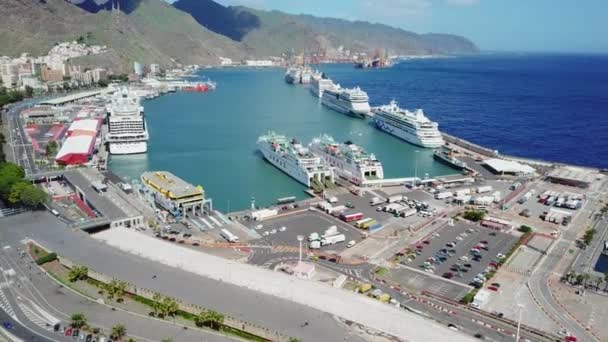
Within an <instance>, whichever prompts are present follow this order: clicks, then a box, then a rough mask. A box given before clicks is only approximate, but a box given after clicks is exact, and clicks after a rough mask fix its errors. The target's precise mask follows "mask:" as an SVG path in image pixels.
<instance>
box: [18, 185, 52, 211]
mask: <svg viewBox="0 0 608 342" xmlns="http://www.w3.org/2000/svg"><path fill="white" fill-rule="evenodd" d="M47 200H48V194H47V193H46V192H44V190H42V189H40V188H38V187H37V186H35V185H33V184H29V183H28V184H27V186H26V187H25V188H24V189H23V190H22V191H21V196H20V201H21V203H23V204H24V205H25V206H27V207H30V208H37V207H39V206H40V205H42V204H43V203H45V202H46V201H47Z"/></svg>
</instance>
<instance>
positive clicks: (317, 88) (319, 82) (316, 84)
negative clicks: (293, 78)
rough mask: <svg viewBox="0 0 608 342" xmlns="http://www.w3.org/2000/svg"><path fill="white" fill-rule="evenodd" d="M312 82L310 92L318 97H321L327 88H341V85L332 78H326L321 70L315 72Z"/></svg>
mask: <svg viewBox="0 0 608 342" xmlns="http://www.w3.org/2000/svg"><path fill="white" fill-rule="evenodd" d="M310 83H311V84H310V92H311V93H312V94H313V95H314V96H317V97H318V98H321V97H322V96H323V92H324V91H325V90H327V89H329V90H337V89H339V88H340V86H338V85H335V84H334V82H332V80H330V79H329V78H325V74H323V73H321V72H317V73H314V74H313V75H312V81H311V82H310Z"/></svg>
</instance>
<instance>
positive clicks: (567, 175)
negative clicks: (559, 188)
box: [547, 167, 601, 189]
mask: <svg viewBox="0 0 608 342" xmlns="http://www.w3.org/2000/svg"><path fill="white" fill-rule="evenodd" d="M598 177H601V176H600V175H599V174H598V173H595V172H593V171H590V170H583V169H576V168H569V167H562V168H559V169H555V170H553V171H551V172H550V173H549V174H548V175H547V180H548V181H549V182H552V183H558V184H564V185H569V186H576V187H579V188H583V189H586V188H588V187H589V186H591V183H593V181H594V180H595V179H596V178H598Z"/></svg>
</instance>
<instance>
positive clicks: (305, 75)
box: [285, 65, 313, 84]
mask: <svg viewBox="0 0 608 342" xmlns="http://www.w3.org/2000/svg"><path fill="white" fill-rule="evenodd" d="M312 74H313V72H312V70H311V69H310V68H309V67H307V66H302V65H299V66H293V67H289V68H287V71H286V72H285V82H287V83H289V84H308V83H310V82H311V81H312Z"/></svg>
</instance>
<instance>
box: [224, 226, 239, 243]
mask: <svg viewBox="0 0 608 342" xmlns="http://www.w3.org/2000/svg"><path fill="white" fill-rule="evenodd" d="M221 235H222V237H223V238H224V239H226V240H227V241H228V242H238V241H239V237H238V236H236V235H234V234H232V233H231V232H230V231H229V230H228V229H222V230H221Z"/></svg>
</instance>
